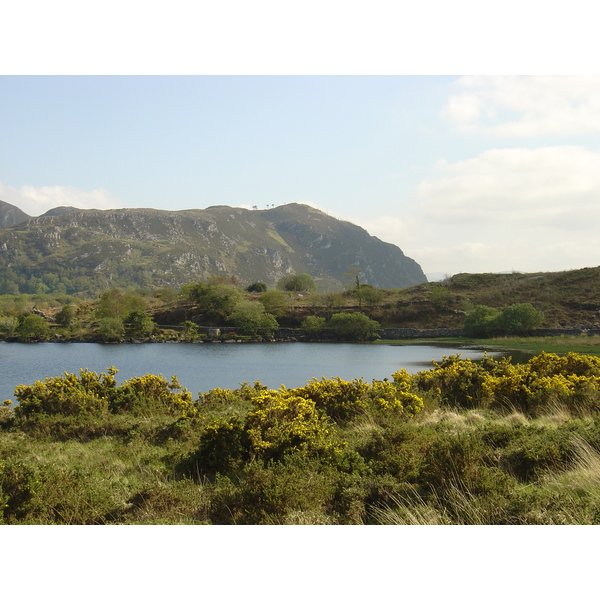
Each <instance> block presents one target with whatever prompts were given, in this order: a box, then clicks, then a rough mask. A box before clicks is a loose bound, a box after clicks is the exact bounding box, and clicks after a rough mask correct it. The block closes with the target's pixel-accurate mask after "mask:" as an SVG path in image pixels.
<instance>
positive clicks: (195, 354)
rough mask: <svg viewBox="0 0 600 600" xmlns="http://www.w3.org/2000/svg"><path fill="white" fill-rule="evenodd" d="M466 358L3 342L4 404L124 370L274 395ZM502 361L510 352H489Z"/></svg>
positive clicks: (351, 349)
mask: <svg viewBox="0 0 600 600" xmlns="http://www.w3.org/2000/svg"><path fill="white" fill-rule="evenodd" d="M451 354H460V355H461V357H462V358H471V359H473V360H476V359H479V358H482V357H483V350H479V349H473V348H458V347H456V346H455V347H451V346H443V345H417V344H415V345H408V346H394V345H370V344H331V343H296V342H294V343H269V344H79V343H73V344H56V343H43V344H18V343H6V342H0V402H1V401H3V400H5V399H7V398H10V399H14V396H13V392H14V389H15V387H16V386H17V385H19V384H25V385H30V384H32V383H34V382H35V381H36V380H38V379H40V380H41V379H44V378H45V377H53V376H57V375H62V373H64V372H67V373H79V369H80V368H88V369H89V370H90V371H97V372H102V371H106V369H107V367H109V366H114V367H116V368H117V369H119V373H118V374H117V381H118V382H119V383H122V382H123V381H124V380H125V379H129V378H131V377H136V376H141V375H145V374H146V373H152V374H155V375H158V374H162V375H164V376H165V377H166V378H167V379H170V378H171V376H172V375H176V376H177V377H178V379H179V382H180V383H181V385H183V386H184V387H186V388H187V389H188V390H189V391H190V392H192V394H193V395H194V397H196V393H197V392H198V391H201V392H206V391H208V390H210V389H213V388H215V387H221V388H237V387H238V386H239V384H240V383H242V382H244V381H247V382H248V383H253V382H254V381H257V380H258V381H261V382H262V383H263V384H264V385H267V386H269V387H270V388H278V387H279V386H280V385H281V384H284V385H285V386H286V387H299V386H302V385H304V384H305V383H307V382H308V381H309V380H310V379H311V378H313V377H316V378H320V377H322V376H323V377H335V376H339V377H341V378H342V379H354V378H360V377H362V378H364V380H365V381H368V382H370V381H371V380H373V379H383V378H385V377H387V378H390V379H391V375H392V373H394V372H395V371H397V370H398V369H406V370H407V371H409V372H410V373H416V372H417V371H422V370H425V369H429V368H430V367H431V361H432V360H437V361H439V360H441V359H442V357H443V356H448V355H451ZM488 354H490V355H494V356H500V355H503V354H506V353H500V352H489V353H488Z"/></svg>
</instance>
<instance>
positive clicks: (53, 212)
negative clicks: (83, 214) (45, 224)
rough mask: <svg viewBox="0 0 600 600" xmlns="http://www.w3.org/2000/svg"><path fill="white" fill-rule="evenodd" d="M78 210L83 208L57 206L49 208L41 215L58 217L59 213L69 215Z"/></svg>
mask: <svg viewBox="0 0 600 600" xmlns="http://www.w3.org/2000/svg"><path fill="white" fill-rule="evenodd" d="M78 210H81V209H80V208H75V207H74V206H56V207H55V208H51V209H50V210H47V211H46V212H45V213H44V214H43V215H40V216H42V217H56V216H59V215H67V214H69V213H72V212H76V211H78Z"/></svg>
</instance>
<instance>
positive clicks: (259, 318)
mask: <svg viewBox="0 0 600 600" xmlns="http://www.w3.org/2000/svg"><path fill="white" fill-rule="evenodd" d="M230 318H231V320H232V321H233V323H234V325H235V326H236V327H239V328H240V329H241V330H242V332H243V333H244V334H246V335H251V336H257V337H270V336H272V335H273V334H274V333H275V332H276V331H277V329H278V328H279V324H278V323H277V319H275V317H274V316H273V315H270V314H268V313H266V312H265V307H264V306H263V305H262V304H261V303H260V302H252V301H250V300H241V301H240V302H238V303H237V304H236V305H235V308H234V310H233V312H232V314H231V317H230Z"/></svg>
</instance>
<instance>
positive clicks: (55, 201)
mask: <svg viewBox="0 0 600 600" xmlns="http://www.w3.org/2000/svg"><path fill="white" fill-rule="evenodd" d="M0 200H4V202H8V203H9V204H13V205H14V206H17V207H18V208H20V209H21V210H22V211H24V212H26V213H27V214H28V215H31V216H39V215H41V214H43V213H45V212H46V211H47V210H50V209H51V208H55V207H57V206H74V207H76V208H98V209H108V208H120V207H121V206H122V204H121V202H120V200H118V199H117V198H115V197H114V196H112V195H111V194H110V192H108V191H107V190H104V189H102V188H98V189H95V190H92V191H91V192H86V191H84V190H79V189H77V188H74V187H70V186H60V185H53V186H43V187H39V188H36V187H34V186H31V185H24V186H22V187H21V188H19V189H17V188H14V187H10V186H6V185H3V184H2V183H1V182H0Z"/></svg>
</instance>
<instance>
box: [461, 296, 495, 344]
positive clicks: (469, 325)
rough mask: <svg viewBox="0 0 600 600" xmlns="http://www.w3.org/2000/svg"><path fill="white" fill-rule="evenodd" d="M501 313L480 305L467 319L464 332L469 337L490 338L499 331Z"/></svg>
mask: <svg viewBox="0 0 600 600" xmlns="http://www.w3.org/2000/svg"><path fill="white" fill-rule="evenodd" d="M499 316H500V311H499V310H498V309H497V308H492V307H491V306H484V305H483V304H479V305H478V306H476V307H475V308H474V309H473V310H472V311H471V312H469V313H468V314H467V316H466V318H465V324H464V326H463V327H464V332H465V335H467V336H469V337H490V336H492V335H495V334H496V333H497V331H498V317H499Z"/></svg>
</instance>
